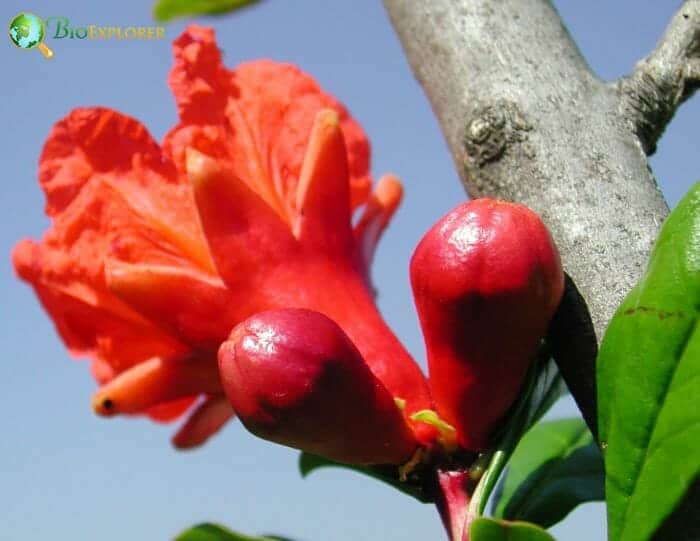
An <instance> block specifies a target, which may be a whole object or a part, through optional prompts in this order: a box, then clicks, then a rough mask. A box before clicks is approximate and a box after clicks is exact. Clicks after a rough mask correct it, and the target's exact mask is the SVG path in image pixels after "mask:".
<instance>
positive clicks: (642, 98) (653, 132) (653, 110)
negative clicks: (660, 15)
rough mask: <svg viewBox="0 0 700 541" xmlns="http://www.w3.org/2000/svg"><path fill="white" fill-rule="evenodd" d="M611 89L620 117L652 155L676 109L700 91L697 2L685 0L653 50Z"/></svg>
mask: <svg viewBox="0 0 700 541" xmlns="http://www.w3.org/2000/svg"><path fill="white" fill-rule="evenodd" d="M613 86H614V88H615V89H616V90H617V92H619V93H620V95H621V102H622V114H623V115H624V116H625V117H626V119H627V121H628V122H629V124H630V127H631V128H632V130H633V132H634V133H635V134H636V135H637V137H639V140H640V141H641V143H642V146H643V147H644V150H645V151H646V153H647V154H653V153H654V151H655V150H656V142H657V141H658V140H659V137H661V134H662V133H663V131H664V129H665V128H666V125H667V124H668V122H669V121H670V120H671V118H672V117H673V114H674V113H675V112H676V109H677V108H678V106H679V105H680V104H681V103H683V102H684V101H685V100H687V99H688V98H689V97H690V96H691V95H692V94H693V92H695V91H696V90H697V89H698V88H700V0H687V1H686V2H685V3H684V4H683V6H682V7H681V9H680V10H679V11H678V13H676V16H675V17H674V18H673V20H672V21H671V23H670V24H669V26H668V28H667V29H666V33H665V34H664V36H663V38H662V39H661V41H660V42H659V44H658V45H657V47H656V49H655V50H654V51H653V52H652V53H651V54H650V55H649V56H647V57H646V58H645V59H643V60H642V61H640V62H639V63H638V64H637V66H636V68H635V69H634V71H633V72H632V73H631V74H630V75H628V76H626V77H623V78H621V79H620V80H618V81H616V82H615V83H614V85H613Z"/></svg>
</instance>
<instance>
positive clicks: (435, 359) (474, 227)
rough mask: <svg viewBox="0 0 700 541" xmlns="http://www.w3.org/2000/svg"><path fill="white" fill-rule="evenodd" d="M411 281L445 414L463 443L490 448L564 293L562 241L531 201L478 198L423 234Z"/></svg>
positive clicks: (433, 382)
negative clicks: (528, 203)
mask: <svg viewBox="0 0 700 541" xmlns="http://www.w3.org/2000/svg"><path fill="white" fill-rule="evenodd" d="M411 285H412V287H413V293H414V296H415V303H416V307H417V309H418V315H419V317H420V322H421V327H422V329H423V336H424V338H425V344H426V350H427V355H428V365H429V370H430V386H431V389H432V392H433V398H434V400H435V404H436V407H437V411H438V413H439V415H440V417H441V418H442V419H444V420H445V421H446V422H448V423H449V424H451V425H452V426H453V427H454V428H455V429H456V430H457V439H458V442H459V444H460V445H461V446H463V447H464V448H466V449H470V450H482V449H484V448H486V447H488V445H489V438H490V436H491V435H492V433H493V430H494V428H496V425H497V423H498V422H499V421H500V420H501V419H502V417H503V415H504V414H505V413H506V412H507V410H508V408H509V407H510V406H511V405H512V404H513V402H514V401H515V399H516V397H517V396H518V393H519V392H520V390H521V387H522V384H523V380H524V378H525V376H526V374H527V370H528V367H529V366H530V363H531V361H532V360H533V357H534V355H535V353H536V351H537V348H538V345H539V343H540V339H541V338H542V337H543V336H544V334H545V332H546V330H547V326H548V325H549V321H550V319H551V318H552V316H553V315H554V312H555V310H556V308H557V306H558V304H559V301H560V300H561V295H562V292H563V287H564V275H563V271H562V268H561V263H560V260H559V254H558V252H557V249H556V246H555V245H554V242H553V241H552V238H551V236H550V235H549V232H548V231H547V229H546V228H545V226H544V224H543V223H542V221H541V220H540V219H539V217H538V216H537V215H536V214H535V213H534V212H532V211H531V210H529V209H527V208H526V207H524V206H522V205H517V204H514V203H507V202H504V201H495V200H490V199H477V200H473V201H469V202H466V203H463V204H461V205H459V206H458V207H457V208H455V209H454V210H452V211H451V212H449V213H448V214H447V215H446V216H444V217H443V218H442V219H441V220H440V221H439V222H438V223H437V224H435V225H434V226H433V227H432V228H431V229H430V230H429V231H428V233H427V234H426V235H425V237H423V239H422V240H421V242H420V244H419V245H418V247H417V248H416V250H415V252H414V254H413V257H412V259H411Z"/></svg>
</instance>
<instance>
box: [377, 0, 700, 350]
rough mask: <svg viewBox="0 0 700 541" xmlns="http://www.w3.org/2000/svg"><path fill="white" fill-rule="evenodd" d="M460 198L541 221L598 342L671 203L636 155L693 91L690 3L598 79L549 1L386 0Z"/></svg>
mask: <svg viewBox="0 0 700 541" xmlns="http://www.w3.org/2000/svg"><path fill="white" fill-rule="evenodd" d="M384 4H385V6H386V9H387V11H388V13H389V16H390V18H391V20H392V23H393V25H394V27H395V29H396V30H397V32H398V34H399V37H400V39H401V42H402V44H403V47H404V50H405V52H406V55H407V57H408V59H409V62H410V64H411V66H412V67H413V70H414V73H415V75H416V77H417V78H418V80H419V82H420V83H421V85H422V86H423V88H424V90H425V92H426V93H427V95H428V98H429V99H430V102H431V104H432V107H433V109H434V111H435V114H436V115H437V118H438V120H439V123H440V125H441V127H442V130H443V133H444V135H445V137H446V139H447V142H448V145H449V148H450V150H451V153H452V156H453V158H454V161H455V163H456V166H457V168H458V170H459V173H460V176H461V178H462V180H463V182H464V185H465V187H466V189H467V191H468V193H469V194H470V195H471V196H472V197H479V196H489V197H498V198H502V199H508V200H513V201H518V202H521V203H523V204H525V205H527V206H529V207H530V208H532V209H534V210H535V211H536V212H538V213H539V215H540V216H541V217H542V218H543V219H544V221H545V222H546V224H547V225H548V227H549V228H550V230H551V231H552V234H553V235H554V237H555V240H556V242H557V244H558V246H559V249H560V251H561V255H562V259H563V262H564V267H565V269H566V271H567V272H568V273H569V274H570V275H571V277H572V278H573V280H574V281H575V283H576V285H577V286H578V289H579V290H580V292H581V294H582V295H583V297H584V298H585V299H586V301H587V303H588V306H589V309H590V312H591V315H592V318H593V323H594V326H595V329H596V334H597V335H598V337H599V338H600V337H601V336H602V333H603V332H604V330H605V328H606V326H607V324H608V322H609V321H610V318H611V317H612V315H613V313H614V311H615V309H616V307H617V306H618V304H619V303H620V301H621V300H622V298H623V297H624V295H625V294H626V293H627V292H628V291H629V290H630V289H631V288H632V286H633V285H634V284H635V282H636V281H637V280H638V279H639V277H640V275H641V272H642V271H643V269H644V267H645V265H646V260H647V257H648V255H649V251H650V248H651V246H652V243H653V241H654V239H655V238H656V236H657V234H658V231H659V227H660V224H661V223H662V221H663V220H664V218H665V217H666V215H667V213H668V207H667V206H666V203H665V201H664V199H663V196H662V195H661V193H660V191H659V190H658V188H657V185H656V182H655V179H654V177H653V175H652V173H651V171H650V169H649V166H648V162H647V154H648V153H650V152H653V149H654V148H655V144H656V140H657V139H658V137H659V136H660V135H661V133H662V132H663V129H664V127H665V125H666V123H667V122H668V121H669V120H670V118H671V117H672V116H673V113H674V111H675V109H676V108H677V107H678V105H679V104H680V103H681V102H682V101H683V100H685V99H687V98H688V97H689V96H690V95H691V94H692V92H693V91H694V90H695V89H696V88H697V87H698V83H699V82H700V0H688V1H686V2H685V3H684V4H683V6H682V8H681V10H680V11H679V12H678V14H677V15H676V16H675V17H674V19H673V21H672V22H671V24H670V26H669V28H668V30H667V32H666V34H665V36H664V37H663V38H662V40H661V42H660V43H659V46H658V47H657V49H656V50H655V51H654V52H653V53H652V54H651V55H650V56H649V57H648V58H646V59H645V60H643V61H642V62H640V63H639V65H638V66H637V68H636V69H635V70H634V72H633V73H632V74H631V75H629V76H628V77H625V78H623V79H621V80H620V81H617V82H616V83H614V84H605V83H604V82H602V81H601V80H600V79H598V78H597V77H596V76H595V75H594V74H593V73H592V72H591V70H590V68H589V67H588V65H587V64H586V62H585V60H584V59H583V58H582V56H581V54H580V53H579V51H578V49H577V48H576V45H575V44H574V43H573V41H572V39H571V37H570V36H569V34H568V32H567V30H566V29H565V28H564V26H563V24H562V22H561V20H560V18H559V16H558V14H557V12H556V10H555V9H554V8H553V6H552V5H551V3H550V2H549V1H547V0H500V1H494V0H430V1H422V0H384Z"/></svg>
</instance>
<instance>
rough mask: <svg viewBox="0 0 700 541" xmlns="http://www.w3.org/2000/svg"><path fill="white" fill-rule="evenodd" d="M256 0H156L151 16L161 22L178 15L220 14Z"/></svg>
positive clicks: (175, 17)
mask: <svg viewBox="0 0 700 541" xmlns="http://www.w3.org/2000/svg"><path fill="white" fill-rule="evenodd" d="M257 1H258V0H158V1H157V2H156V3H155V5H154V6H153V16H154V17H155V18H156V19H157V20H158V21H161V22H166V21H170V20H171V19H177V18H179V17H194V16H197V15H221V14H223V13H228V12H230V11H234V10H237V9H239V8H242V7H245V6H247V5H249V4H254V3H255V2H257Z"/></svg>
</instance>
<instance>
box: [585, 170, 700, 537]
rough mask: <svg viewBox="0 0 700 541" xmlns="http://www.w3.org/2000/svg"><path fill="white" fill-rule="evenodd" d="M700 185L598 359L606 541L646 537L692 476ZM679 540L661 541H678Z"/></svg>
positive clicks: (696, 448) (695, 464)
mask: <svg viewBox="0 0 700 541" xmlns="http://www.w3.org/2000/svg"><path fill="white" fill-rule="evenodd" d="M699 306H700V183H698V184H696V185H695V186H694V187H693V189H692V190H691V191H690V193H688V194H687V195H686V196H685V197H684V198H683V200H682V201H681V202H680V203H679V205H678V207H677V208H676V210H674V211H673V213H672V214H671V215H670V216H669V218H668V219H667V220H666V223H665V224H664V226H663V229H662V231H661V234H660V235H659V238H658V240H657V242H656V245H655V247H654V250H653V252H652V255H651V258H650V261H649V266H648V269H647V272H646V274H645V275H644V277H643V278H642V280H641V281H640V282H639V283H638V284H637V286H636V287H635V288H634V289H633V290H632V292H631V293H630V294H629V295H628V296H627V298H626V299H625V300H624V302H623V303H622V305H621V306H620V308H619V309H618V311H617V313H616V314H615V317H614V318H613V320H612V322H611V323H610V326H609V327H608V331H607V333H606V335H605V338H604V340H603V343H602V345H601V350H600V355H599V357H598V401H599V408H600V414H599V425H600V440H601V445H602V447H603V449H605V468H606V476H607V477H606V494H607V499H608V526H609V531H610V539H613V540H615V541H618V540H619V541H637V540H639V541H642V540H646V539H650V538H652V536H653V534H654V532H655V531H656V530H657V529H658V528H659V526H660V525H661V524H662V522H663V521H664V520H665V519H666V518H667V517H669V516H670V515H671V513H672V512H673V510H674V508H676V507H677V506H678V505H679V504H680V503H681V502H682V500H683V498H684V497H685V495H686V493H687V492H688V490H689V489H690V487H691V486H692V484H693V482H694V481H695V479H696V478H697V477H698V475H699V474H700V409H699V408H697V407H696V404H697V398H698V396H700V330H698V307H699ZM683 536H684V533H683V532H682V531H679V532H677V535H676V534H673V533H670V532H665V537H664V539H682V538H683Z"/></svg>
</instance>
